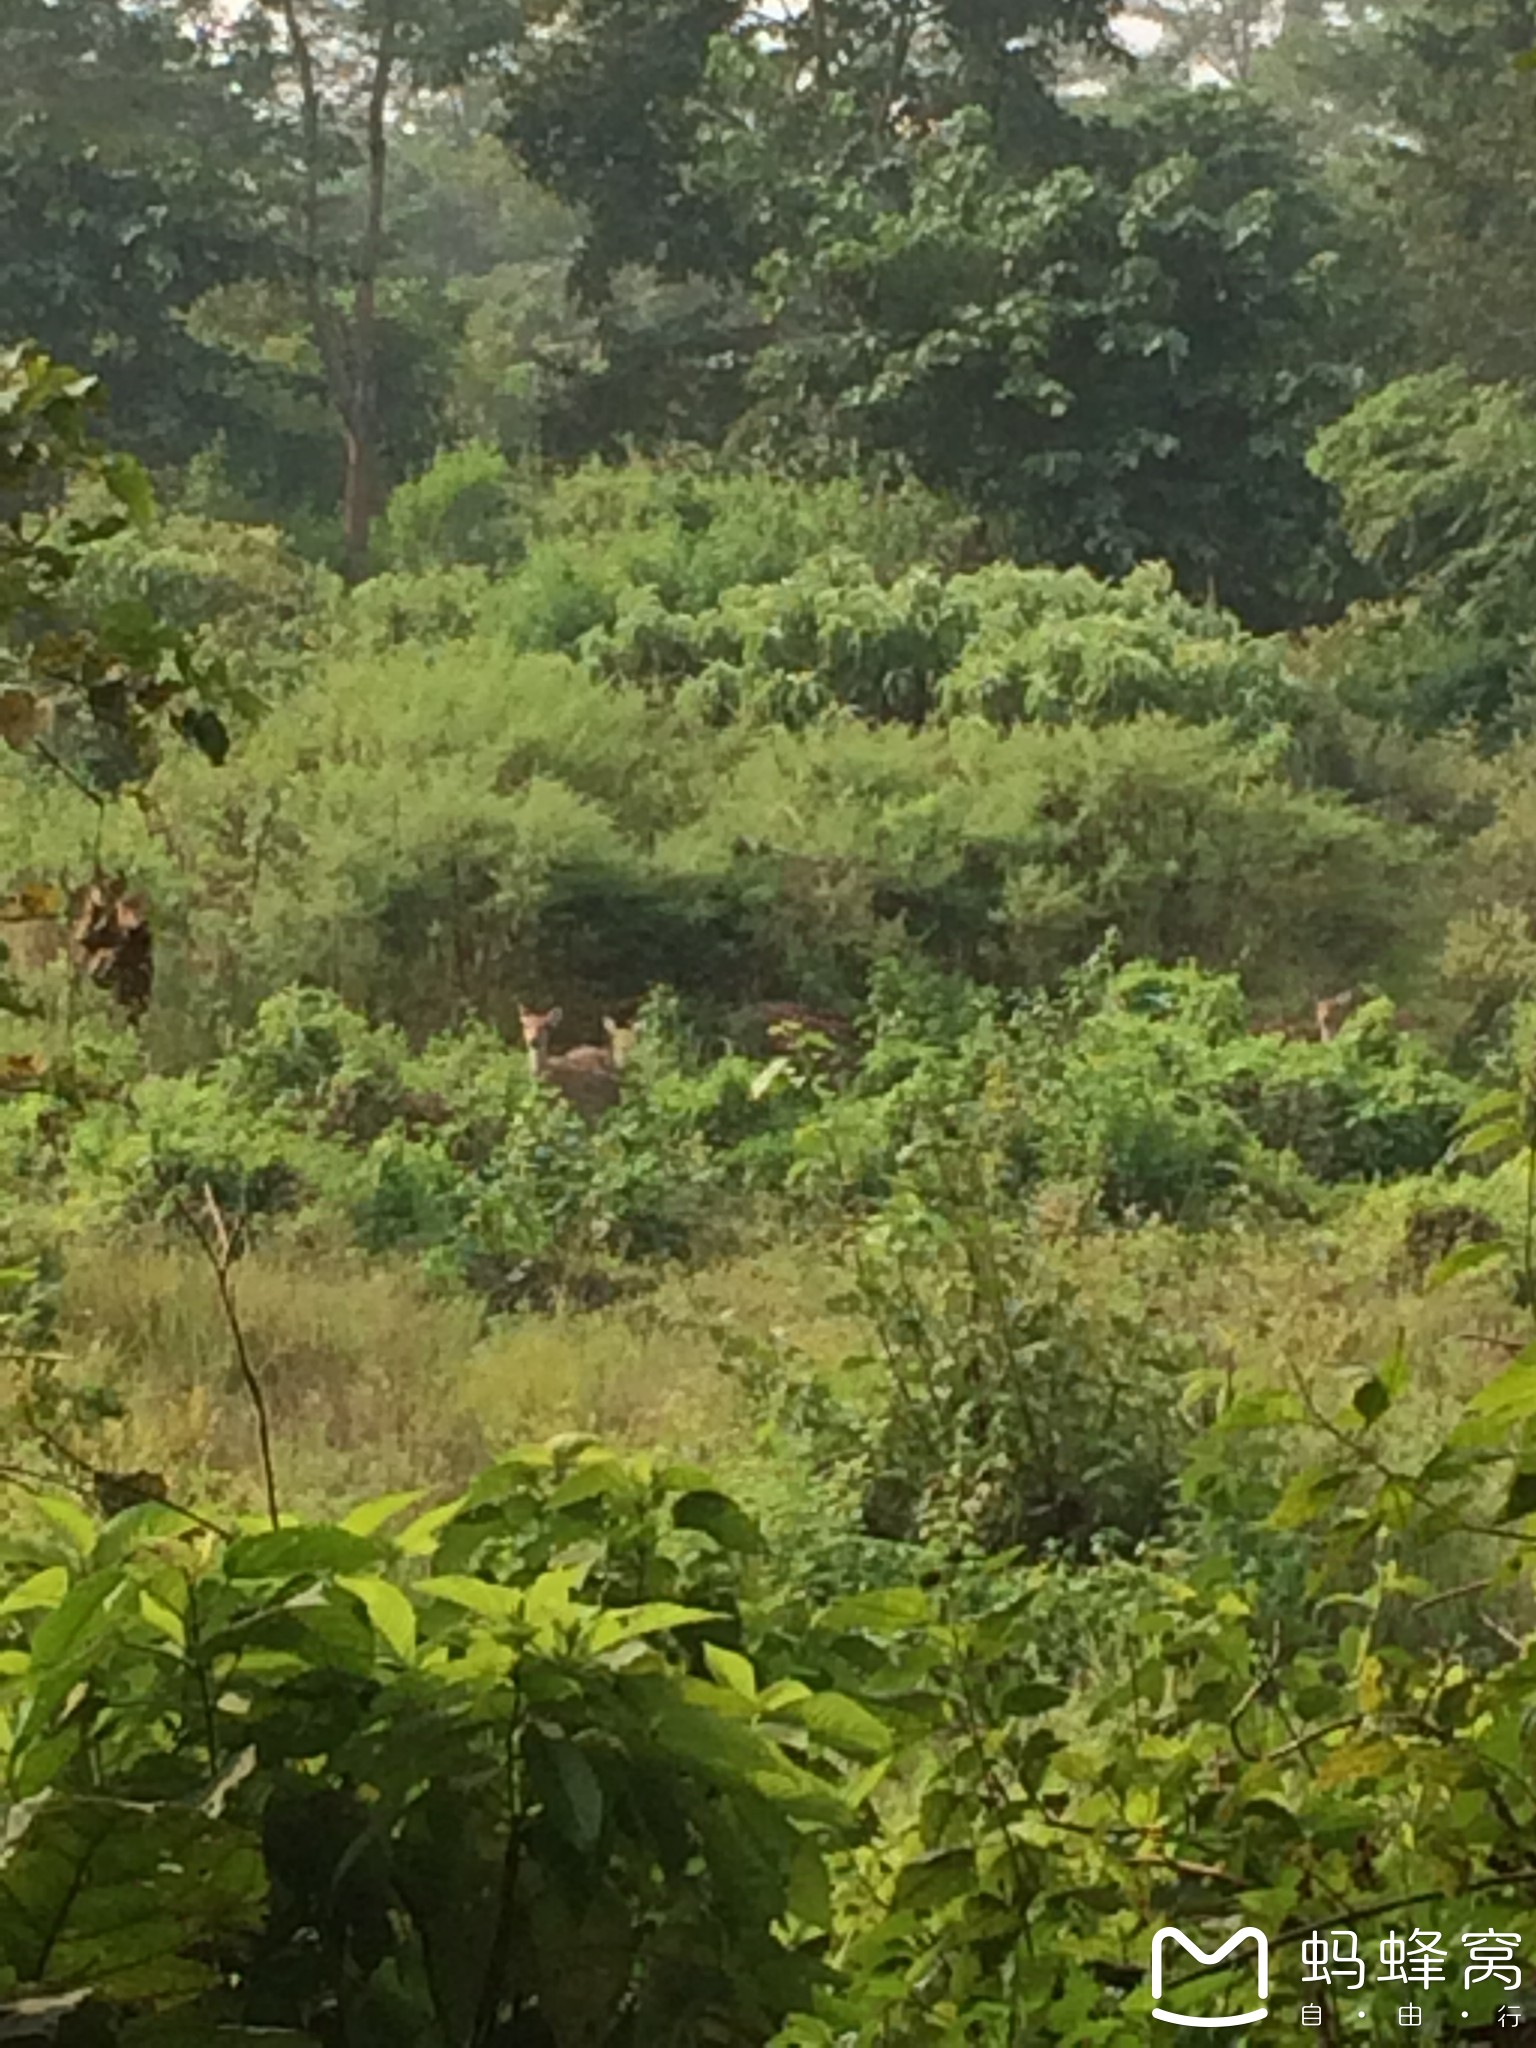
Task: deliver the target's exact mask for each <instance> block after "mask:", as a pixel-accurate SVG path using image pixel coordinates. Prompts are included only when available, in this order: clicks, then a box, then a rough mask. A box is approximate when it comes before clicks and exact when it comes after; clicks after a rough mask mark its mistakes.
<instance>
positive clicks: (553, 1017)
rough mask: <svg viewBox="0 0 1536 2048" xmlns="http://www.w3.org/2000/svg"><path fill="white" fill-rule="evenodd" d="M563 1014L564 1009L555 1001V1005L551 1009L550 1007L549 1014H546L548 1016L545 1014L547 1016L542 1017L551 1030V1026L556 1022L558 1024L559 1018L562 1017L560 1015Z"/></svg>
mask: <svg viewBox="0 0 1536 2048" xmlns="http://www.w3.org/2000/svg"><path fill="white" fill-rule="evenodd" d="M564 1015H565V1012H564V1010H562V1009H561V1007H560V1005H559V1004H558V1003H556V1005H555V1007H554V1008H553V1009H552V1010H551V1011H550V1013H549V1015H548V1016H547V1017H546V1018H545V1019H544V1022H545V1023H546V1024H548V1025H549V1027H550V1028H551V1030H553V1028H554V1027H555V1025H556V1024H558V1023H559V1022H560V1019H561V1018H562V1017H563V1016H564Z"/></svg>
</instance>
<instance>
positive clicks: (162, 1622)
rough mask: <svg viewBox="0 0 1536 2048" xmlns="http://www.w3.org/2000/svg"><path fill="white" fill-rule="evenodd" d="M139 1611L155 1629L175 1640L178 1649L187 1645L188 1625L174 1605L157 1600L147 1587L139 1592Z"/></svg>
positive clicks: (172, 1640)
mask: <svg viewBox="0 0 1536 2048" xmlns="http://www.w3.org/2000/svg"><path fill="white" fill-rule="evenodd" d="M139 1612H140V1614H142V1615H143V1617H144V1619H145V1620H146V1621H147V1622H148V1623H149V1625H150V1627H151V1628H153V1629H158V1630H159V1632H160V1634H161V1635H163V1636H165V1637H167V1638H168V1639H169V1640H170V1641H171V1642H173V1643H174V1644H175V1645H176V1647H177V1649H178V1650H184V1649H185V1648H186V1647H187V1625H186V1623H185V1622H184V1621H183V1620H182V1618H181V1616H180V1615H179V1614H178V1613H177V1612H176V1610H175V1609H174V1608H173V1607H167V1606H166V1604H165V1602H164V1601H163V1600H157V1599H156V1598H155V1596H154V1594H153V1593H151V1592H150V1591H149V1590H148V1589H147V1588H145V1589H144V1590H142V1591H141V1592H140V1594H139Z"/></svg>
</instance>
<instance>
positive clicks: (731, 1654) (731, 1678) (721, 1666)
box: [704, 1643, 757, 1700]
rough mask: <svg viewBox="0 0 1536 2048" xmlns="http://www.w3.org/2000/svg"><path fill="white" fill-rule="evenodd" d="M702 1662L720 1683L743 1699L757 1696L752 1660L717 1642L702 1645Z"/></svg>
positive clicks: (755, 1675)
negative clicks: (722, 1646) (724, 1647)
mask: <svg viewBox="0 0 1536 2048" xmlns="http://www.w3.org/2000/svg"><path fill="white" fill-rule="evenodd" d="M704 1662H705V1663H706V1664H707V1665H708V1666H709V1668H710V1671H711V1672H712V1673H713V1674H714V1676H715V1677H716V1678H717V1679H719V1681H720V1683H721V1684H722V1685H727V1686H729V1687H730V1689H731V1691H732V1692H738V1693H740V1694H741V1697H742V1698H743V1699H744V1700H755V1699H756V1698H757V1673H756V1672H755V1671H754V1670H753V1669H752V1660H751V1659H750V1658H749V1657H743V1656H741V1655H740V1654H739V1653H738V1652H737V1651H735V1650H723V1649H722V1648H721V1647H720V1645H719V1644H718V1643H706V1644H705V1645H704Z"/></svg>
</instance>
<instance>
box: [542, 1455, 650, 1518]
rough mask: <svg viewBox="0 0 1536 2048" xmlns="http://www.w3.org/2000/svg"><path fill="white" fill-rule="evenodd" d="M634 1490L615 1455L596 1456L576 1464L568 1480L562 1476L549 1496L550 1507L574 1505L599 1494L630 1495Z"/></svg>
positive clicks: (633, 1484) (629, 1477)
mask: <svg viewBox="0 0 1536 2048" xmlns="http://www.w3.org/2000/svg"><path fill="white" fill-rule="evenodd" d="M636 1491H637V1489H636V1486H635V1482H634V1480H633V1478H632V1477H631V1476H630V1474H629V1473H628V1472H627V1471H626V1470H625V1468H624V1465H623V1462H622V1460H620V1459H618V1458H611V1457H609V1458H599V1459H593V1460H591V1461H590V1462H587V1463H583V1464H581V1465H578V1466H577V1468H576V1470H575V1471H574V1472H573V1473H572V1474H571V1475H570V1477H569V1478H568V1479H563V1480H562V1481H561V1482H560V1484H559V1485H558V1486H557V1487H556V1488H555V1490H554V1492H553V1493H552V1494H551V1495H550V1497H549V1504H550V1506H551V1507H552V1508H569V1507H575V1506H576V1505H577V1504H578V1502H580V1501H584V1500H593V1499H595V1498H596V1497H597V1496H599V1495H600V1494H610V1493H617V1494H633V1493H635V1492H636Z"/></svg>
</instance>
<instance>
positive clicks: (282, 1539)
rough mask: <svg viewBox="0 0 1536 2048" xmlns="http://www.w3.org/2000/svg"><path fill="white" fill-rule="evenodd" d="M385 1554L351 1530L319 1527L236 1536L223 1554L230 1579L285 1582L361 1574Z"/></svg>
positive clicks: (378, 1546) (378, 1544)
mask: <svg viewBox="0 0 1536 2048" xmlns="http://www.w3.org/2000/svg"><path fill="white" fill-rule="evenodd" d="M386 1555H387V1553H386V1551H385V1549H384V1547H383V1545H382V1544H380V1543H378V1542H376V1541H375V1540H374V1539H373V1538H372V1537H370V1536H364V1535H360V1534H358V1533H357V1532H356V1531H355V1530H351V1529H341V1528H334V1527H331V1526H329V1525H327V1524H323V1523H322V1524H319V1525H317V1526H314V1527H310V1528H303V1529H271V1530H267V1531H264V1532H263V1533H262V1534H261V1535H259V1536H239V1537H237V1538H236V1539H235V1541H234V1542H233V1543H231V1544H230V1546H229V1548H228V1549H227V1550H226V1551H225V1553H224V1572H225V1576H226V1577H228V1578H231V1579H287V1578H293V1577H295V1576H296V1575H297V1574H299V1573H301V1572H365V1571H367V1570H368V1569H369V1567H370V1566H374V1565H377V1564H379V1563H380V1562H381V1561H382V1560H383V1558H384V1557H385V1556H386Z"/></svg>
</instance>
